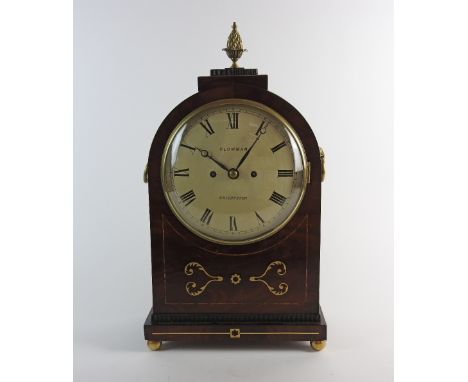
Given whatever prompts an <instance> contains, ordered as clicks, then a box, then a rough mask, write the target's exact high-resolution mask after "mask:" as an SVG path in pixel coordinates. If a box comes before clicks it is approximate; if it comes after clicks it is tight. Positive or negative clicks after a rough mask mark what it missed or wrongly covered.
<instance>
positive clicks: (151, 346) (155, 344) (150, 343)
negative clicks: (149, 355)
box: [146, 341, 162, 351]
mask: <svg viewBox="0 0 468 382" xmlns="http://www.w3.org/2000/svg"><path fill="white" fill-rule="evenodd" d="M146 343H147V344H148V347H149V349H150V350H153V351H155V350H159V349H161V344H162V342H161V341H147V342H146Z"/></svg>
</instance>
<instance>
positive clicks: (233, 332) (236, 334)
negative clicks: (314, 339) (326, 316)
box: [151, 328, 320, 338]
mask: <svg viewBox="0 0 468 382" xmlns="http://www.w3.org/2000/svg"><path fill="white" fill-rule="evenodd" d="M151 334H152V335H160V336H172V335H218V336H229V338H240V337H241V334H242V335H244V336H251V335H254V336H256V335H290V334H292V335H319V334H320V332H241V330H240V329H239V328H233V329H229V330H228V331H227V332H165V333H158V332H153V333H151Z"/></svg>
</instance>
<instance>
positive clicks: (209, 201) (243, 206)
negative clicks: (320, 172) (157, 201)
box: [161, 99, 307, 245]
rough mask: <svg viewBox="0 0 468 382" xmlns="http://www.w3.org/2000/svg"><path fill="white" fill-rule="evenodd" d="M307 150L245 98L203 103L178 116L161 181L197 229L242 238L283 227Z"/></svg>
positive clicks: (302, 182) (230, 239) (210, 236)
mask: <svg viewBox="0 0 468 382" xmlns="http://www.w3.org/2000/svg"><path fill="white" fill-rule="evenodd" d="M305 168H306V157H305V152H304V149H303V147H302V144H301V142H300V141H299V138H298V137H297V135H296V134H295V132H294V130H293V128H292V127H291V126H290V125H289V124H288V122H287V121H286V120H285V119H284V118H282V117H281V116H280V115H279V114H277V113H276V112H274V111H273V110H271V109H269V108H267V107H266V106H264V105H261V104H259V103H256V102H252V101H247V100H237V99H234V100H223V101H217V102H213V103H210V104H207V105H205V106H203V107H201V108H199V109H197V110H195V111H194V112H193V113H191V114H190V115H189V116H187V117H186V118H184V119H183V120H182V121H181V122H180V123H179V124H178V125H177V126H176V128H175V129H174V131H173V133H172V134H171V136H170V138H169V140H168V142H167V144H166V147H165V149H164V153H163V160H162V171H161V174H162V184H163V189H164V194H165V196H166V200H167V202H168V203H169V206H170V208H171V210H172V211H173V212H174V214H175V215H176V217H177V218H178V219H179V220H180V221H181V223H182V224H184V225H185V226H186V227H187V228H188V229H190V230H191V231H192V232H194V233H195V234H197V235H198V236H200V237H202V238H204V239H206V240H210V241H213V242H217V243H222V244H226V245H229V244H233V245H235V244H247V243H252V242H255V241H259V240H262V239H265V238H266V237H268V236H271V235H273V234H274V233H276V232H277V231H278V230H279V229H281V228H282V227H283V226H284V225H285V224H286V223H287V222H288V221H289V219H290V218H291V217H292V216H293V214H294V213H295V211H296V210H297V208H298V207H299V205H300V203H301V201H302V197H303V195H304V192H305V187H306V179H307V177H306V174H305Z"/></svg>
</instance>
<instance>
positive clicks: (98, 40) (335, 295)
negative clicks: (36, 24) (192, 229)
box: [74, 0, 393, 382]
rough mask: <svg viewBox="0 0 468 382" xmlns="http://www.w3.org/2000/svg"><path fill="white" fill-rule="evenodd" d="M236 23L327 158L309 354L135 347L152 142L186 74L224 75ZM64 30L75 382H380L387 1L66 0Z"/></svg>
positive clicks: (254, 63) (143, 302)
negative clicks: (69, 34) (315, 348)
mask: <svg viewBox="0 0 468 382" xmlns="http://www.w3.org/2000/svg"><path fill="white" fill-rule="evenodd" d="M233 20H236V21H237V22H238V26H239V31H240V33H241V35H242V37H243V40H244V45H245V47H246V48H247V49H248V50H249V51H248V52H247V53H246V54H245V56H244V57H242V59H241V61H240V63H241V64H242V65H243V66H245V67H249V68H258V69H259V72H260V73H266V74H268V75H269V89H270V90H271V91H273V92H274V93H277V94H279V95H280V96H282V97H283V98H285V99H286V100H287V101H289V102H291V103H292V104H293V105H295V106H296V107H297V108H298V110H299V111H300V112H301V113H302V114H303V115H304V117H305V118H306V119H307V120H308V121H309V123H310V124H311V126H312V128H313V129H314V132H315V134H316V136H317V138H318V140H319V143H320V145H321V146H322V147H324V149H325V152H326V154H327V171H328V173H327V179H326V182H325V183H324V187H323V207H322V211H323V213H322V219H323V224H322V264H321V305H322V308H323V310H324V313H325V316H326V319H327V324H328V346H327V348H326V349H325V350H324V351H322V352H320V353H312V352H309V351H308V346H307V344H306V343H297V344H284V345H282V346H277V347H271V346H269V347H264V346H255V347H251V346H250V347H240V346H238V345H233V346H232V347H230V346H223V347H219V346H190V347H188V346H186V345H177V344H168V346H166V347H165V348H166V349H168V351H161V352H149V351H147V350H146V347H145V343H144V341H143V329H142V325H143V321H144V319H145V317H146V314H147V313H148V310H149V308H150V305H151V280H150V246H149V223H148V210H147V208H148V200H147V190H146V187H145V185H144V184H143V182H142V172H143V168H144V165H145V163H146V158H147V154H148V150H149V146H150V143H151V140H152V138H153V136H154V133H155V130H156V128H157V126H158V125H159V124H160V122H161V121H162V119H163V118H164V117H165V115H166V114H167V113H168V112H169V111H170V110H171V109H172V108H173V107H174V106H176V105H177V104H178V103H179V102H180V101H182V100H183V99H184V98H185V97H187V96H189V95H191V94H192V93H194V92H196V77H197V76H199V75H207V74H208V73H209V69H211V68H222V67H225V66H226V65H227V58H226V57H225V55H224V53H223V52H221V48H222V47H223V46H224V45H225V42H226V37H227V35H228V33H229V30H230V24H231V23H232V21H233ZM74 29H75V37H74V38H75V58H74V60H75V78H74V79H75V89H74V92H75V100H74V102H75V114H74V119H75V132H74V135H75V136H74V144H75V152H74V156H75V169H74V170H75V175H74V176H75V184H74V188H75V194H74V199H75V212H74V214H75V232H74V233H75V267H74V272H75V288H74V290H75V296H74V297H75V312H74V314H75V352H74V354H75V370H74V373H75V381H78V382H80V381H107V380H109V381H110V380H113V381H129V380H138V381H146V380H148V381H150V380H151V381H154V380H163V381H186V380H189V379H190V380H191V381H212V380H223V381H231V380H256V381H273V382H274V381H284V380H287V379H289V380H294V381H302V380H304V381H305V380H308V381H309V380H311V379H316V380H320V381H343V380H346V381H360V382H364V381H376V380H378V381H382V382H385V381H391V380H392V378H393V375H392V374H393V371H392V368H393V324H392V316H393V308H392V303H393V301H392V299H393V296H392V293H393V283H392V279H393V273H392V270H393V262H392V250H393V248H392V235H393V233H392V3H391V1H389V0H385V1H383V0H382V1H375V0H367V1H346V0H341V1H329V0H323V1H290V2H284V1H255V2H253V1H236V2H235V3H233V2H226V1H197V2H188V1H186V2H182V1H170V2H169V1H167V2H156V1H143V0H133V1H130V0H127V1H115V0H114V1H110V0H108V1H104V0H99V1H98V0H87V1H85V0H76V2H75V25H74ZM174 77H176V78H177V81H175V82H174V81H173V78H174Z"/></svg>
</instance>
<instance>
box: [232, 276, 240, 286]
mask: <svg viewBox="0 0 468 382" xmlns="http://www.w3.org/2000/svg"><path fill="white" fill-rule="evenodd" d="M241 280H242V279H241V277H240V275H239V274H237V273H234V274H233V275H231V283H232V284H234V285H237V284H239V283H240V282H241Z"/></svg>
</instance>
